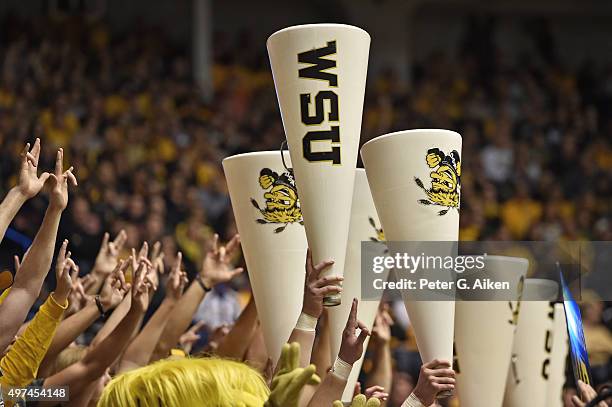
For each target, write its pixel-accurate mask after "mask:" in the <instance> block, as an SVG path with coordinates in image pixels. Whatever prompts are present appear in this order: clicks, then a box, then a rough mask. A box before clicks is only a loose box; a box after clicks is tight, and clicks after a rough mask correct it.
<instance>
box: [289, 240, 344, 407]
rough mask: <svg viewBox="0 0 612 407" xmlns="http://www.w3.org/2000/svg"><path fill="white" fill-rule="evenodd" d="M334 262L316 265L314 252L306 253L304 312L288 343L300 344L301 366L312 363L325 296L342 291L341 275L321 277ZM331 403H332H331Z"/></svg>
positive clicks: (328, 261)
mask: <svg viewBox="0 0 612 407" xmlns="http://www.w3.org/2000/svg"><path fill="white" fill-rule="evenodd" d="M332 264H334V262H333V260H327V261H322V262H321V263H319V264H317V265H316V266H315V265H313V263H312V252H311V251H310V249H308V252H307V254H306V277H305V279H304V300H303V302H302V313H301V314H300V317H299V318H298V321H297V324H296V326H295V328H294V329H293V332H291V336H290V337H289V340H288V341H287V342H288V343H293V342H297V343H298V344H299V345H300V366H301V367H306V366H308V365H309V364H310V357H311V354H312V345H313V344H314V339H315V328H316V326H317V321H318V319H319V317H320V316H321V313H322V312H323V297H325V296H326V295H329V294H334V293H339V292H341V291H342V288H341V287H340V285H339V284H340V282H341V281H342V280H343V278H342V277H340V276H326V277H320V275H321V273H322V272H323V270H325V269H326V268H328V267H330V266H331V265H332ZM330 405H331V403H330Z"/></svg>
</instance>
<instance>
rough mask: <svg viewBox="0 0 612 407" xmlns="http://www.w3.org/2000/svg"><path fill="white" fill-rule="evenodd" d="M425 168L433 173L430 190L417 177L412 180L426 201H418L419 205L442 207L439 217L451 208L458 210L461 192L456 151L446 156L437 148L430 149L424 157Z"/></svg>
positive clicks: (458, 160)
mask: <svg viewBox="0 0 612 407" xmlns="http://www.w3.org/2000/svg"><path fill="white" fill-rule="evenodd" d="M425 161H426V162H427V166H428V167H429V168H431V169H433V171H432V172H431V173H430V174H429V176H430V177H431V188H429V189H427V188H425V186H424V185H423V181H421V180H420V179H419V178H418V177H415V178H414V181H415V182H416V184H417V185H418V186H419V187H420V188H421V189H422V190H423V191H424V192H425V194H426V195H427V199H419V200H418V202H419V203H420V204H421V205H437V206H444V207H446V209H443V210H441V211H439V212H438V215H439V216H442V215H446V214H447V213H448V211H449V210H450V209H452V208H455V209H457V210H459V197H460V195H459V194H460V191H461V159H460V158H459V153H458V152H457V151H456V150H453V151H451V153H450V154H448V155H446V154H444V153H443V152H442V150H440V149H439V148H431V149H429V150H428V151H427V156H426V157H425Z"/></svg>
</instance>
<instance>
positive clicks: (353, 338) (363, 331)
mask: <svg viewBox="0 0 612 407" xmlns="http://www.w3.org/2000/svg"><path fill="white" fill-rule="evenodd" d="M357 305H358V302H357V299H356V298H354V299H353V303H352V305H351V312H350V313H349V317H348V321H347V322H346V327H345V328H344V331H343V332H342V344H341V345H340V351H339V352H338V358H337V359H336V361H335V362H334V366H333V367H332V370H331V372H330V373H329V374H328V375H327V376H326V377H325V379H324V380H323V382H322V383H321V385H320V386H319V388H318V389H317V391H316V392H315V393H314V395H313V396H312V399H311V400H310V403H308V406H311V407H317V406H330V405H332V403H333V402H334V401H335V400H339V399H340V398H341V397H342V393H343V392H344V387H345V386H346V382H347V380H348V377H349V374H350V373H351V369H352V366H353V364H354V363H355V362H356V361H357V360H359V358H360V357H361V355H362V354H363V343H364V342H365V340H366V338H367V337H368V336H369V335H370V331H369V329H368V328H367V327H366V326H365V325H364V324H363V323H362V322H360V321H357ZM357 329H360V332H359V335H355V334H356V332H357Z"/></svg>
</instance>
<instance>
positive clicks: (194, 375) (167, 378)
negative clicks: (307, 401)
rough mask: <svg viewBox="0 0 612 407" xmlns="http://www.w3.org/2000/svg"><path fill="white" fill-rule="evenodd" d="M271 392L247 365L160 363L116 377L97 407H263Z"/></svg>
mask: <svg viewBox="0 0 612 407" xmlns="http://www.w3.org/2000/svg"><path fill="white" fill-rule="evenodd" d="M269 394H270V390H269V389H268V386H267V385H266V382H265V380H264V378H263V377H262V376H261V374H259V373H258V372H257V371H256V370H254V369H253V368H251V367H249V366H247V365H246V364H244V363H240V362H235V361H232V360H225V359H217V358H206V359H204V358H185V359H174V360H169V359H165V360H161V361H158V362H156V363H154V364H152V365H149V366H145V367H142V368H140V369H135V370H132V371H129V372H126V373H123V374H121V375H119V376H117V377H115V378H114V379H113V380H112V381H111V382H110V383H109V384H108V385H107V386H106V388H105V389H104V392H103V393H102V396H101V397H100V400H99V401H98V407H116V406H122V407H130V406H138V407H160V406H204V405H206V406H215V407H236V406H242V407H261V406H263V404H264V403H265V401H266V400H267V399H268V396H269Z"/></svg>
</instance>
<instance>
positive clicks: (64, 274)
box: [53, 240, 79, 304]
mask: <svg viewBox="0 0 612 407" xmlns="http://www.w3.org/2000/svg"><path fill="white" fill-rule="evenodd" d="M67 248H68V240H64V242H63V243H62V246H61V247H60V251H59V254H58V255H57V262H56V264H55V278H56V280H57V283H56V287H55V292H54V293H53V297H54V298H55V300H56V301H58V302H59V303H60V304H64V303H65V302H66V301H67V300H68V295H70V292H71V291H72V275H76V276H78V272H79V267H78V266H77V265H76V263H75V262H74V261H73V260H72V259H71V258H70V252H67V253H66V250H67ZM72 270H74V271H73V272H72V273H71V271H72Z"/></svg>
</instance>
